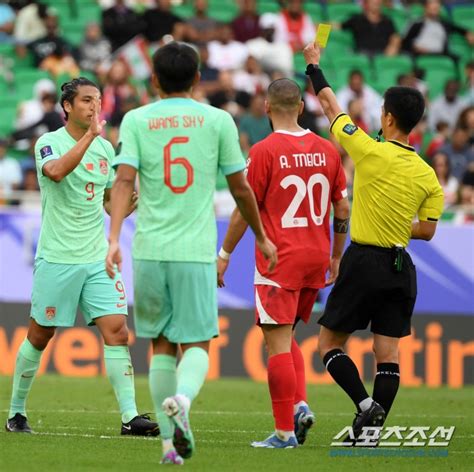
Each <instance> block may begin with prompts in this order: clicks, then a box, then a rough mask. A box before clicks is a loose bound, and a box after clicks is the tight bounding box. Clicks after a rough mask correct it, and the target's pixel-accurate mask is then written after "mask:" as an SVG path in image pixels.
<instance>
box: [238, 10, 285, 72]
mask: <svg viewBox="0 0 474 472" xmlns="http://www.w3.org/2000/svg"><path fill="white" fill-rule="evenodd" d="M277 23H278V16H277V15H275V14H274V13H264V14H263V15H262V16H260V19H259V27H260V37H258V38H255V39H251V40H249V41H247V43H246V44H247V48H248V51H249V54H250V55H251V56H253V57H255V59H257V61H258V62H260V64H261V65H262V67H263V69H264V70H265V72H267V73H269V74H271V73H272V72H274V71H278V72H281V73H282V74H283V76H286V77H292V76H293V50H292V49H291V47H290V45H289V44H288V43H285V42H276V41H275V27H276V24H277Z"/></svg>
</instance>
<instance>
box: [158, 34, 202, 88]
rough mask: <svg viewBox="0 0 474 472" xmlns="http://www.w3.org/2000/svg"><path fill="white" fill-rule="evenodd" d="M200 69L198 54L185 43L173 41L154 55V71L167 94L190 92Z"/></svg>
mask: <svg viewBox="0 0 474 472" xmlns="http://www.w3.org/2000/svg"><path fill="white" fill-rule="evenodd" d="M198 67H199V56H198V53H197V52H196V51H195V50H194V49H193V48H192V47H191V46H188V45H187V44H184V43H178V42H176V41H173V42H171V43H168V44H166V45H165V46H163V47H161V48H160V49H158V50H157V51H156V52H155V54H153V71H154V72H155V74H156V76H157V77H158V82H159V83H160V87H161V89H162V90H163V92H165V93H173V92H186V91H188V90H189V89H190V88H191V85H192V84H193V81H194V77H195V76H196V73H197V71H198Z"/></svg>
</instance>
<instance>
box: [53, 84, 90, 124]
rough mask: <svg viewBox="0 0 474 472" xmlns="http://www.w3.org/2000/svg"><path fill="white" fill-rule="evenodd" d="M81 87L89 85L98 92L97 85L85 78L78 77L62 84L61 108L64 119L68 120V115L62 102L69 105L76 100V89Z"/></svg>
mask: <svg viewBox="0 0 474 472" xmlns="http://www.w3.org/2000/svg"><path fill="white" fill-rule="evenodd" d="M82 85H90V86H91V87H95V88H96V89H97V90H99V87H98V85H97V84H95V83H94V82H92V80H89V79H86V78H85V77H78V78H77V79H72V80H70V81H69V82H65V83H64V84H62V85H61V100H60V104H61V108H62V109H63V111H64V118H65V119H66V121H67V119H68V113H67V112H66V110H65V109H64V102H69V103H70V104H71V105H72V103H73V102H74V99H75V98H76V96H77V94H78V89H79V87H81V86H82Z"/></svg>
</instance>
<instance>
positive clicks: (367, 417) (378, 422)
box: [344, 401, 386, 447]
mask: <svg viewBox="0 0 474 472" xmlns="http://www.w3.org/2000/svg"><path fill="white" fill-rule="evenodd" d="M385 416H386V415H385V410H384V409H383V408H382V407H381V406H380V405H379V404H378V403H377V402H376V401H373V402H372V405H370V407H369V408H368V409H367V410H364V411H361V412H359V413H356V415H355V418H354V421H353V422H352V433H353V438H351V437H350V435H349V436H347V437H346V439H345V440H344V442H345V443H347V444H349V443H351V445H352V446H355V445H356V443H357V439H358V438H359V436H360V435H361V434H362V430H363V428H364V427H365V426H380V427H381V426H383V424H384V423H385ZM377 444H378V440H377V439H374V440H373V441H372V442H371V445H370V446H371V447H375V446H377Z"/></svg>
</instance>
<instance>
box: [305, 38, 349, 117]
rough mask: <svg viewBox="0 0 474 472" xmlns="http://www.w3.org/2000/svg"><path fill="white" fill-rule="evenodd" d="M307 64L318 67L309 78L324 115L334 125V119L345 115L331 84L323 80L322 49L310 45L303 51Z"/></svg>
mask: <svg viewBox="0 0 474 472" xmlns="http://www.w3.org/2000/svg"><path fill="white" fill-rule="evenodd" d="M303 54H304V58H305V60H306V64H308V65H309V64H313V65H314V66H318V67H317V68H315V69H314V71H313V72H312V73H309V74H308V76H309V78H310V79H311V83H312V84H313V88H314V91H315V92H316V95H317V96H318V99H319V102H320V103H321V107H322V109H323V112H324V114H325V115H326V117H327V118H328V120H329V122H330V123H332V122H333V120H334V118H336V116H337V115H340V114H341V113H344V112H343V111H342V109H341V107H340V106H339V103H337V99H336V95H335V94H334V92H333V91H332V89H331V87H330V86H329V84H328V83H327V82H326V81H325V79H324V78H321V77H320V76H321V75H322V73H321V71H320V70H319V60H320V58H321V49H320V47H319V46H318V45H317V44H314V43H309V44H308V45H307V46H306V47H305V48H304V50H303Z"/></svg>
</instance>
